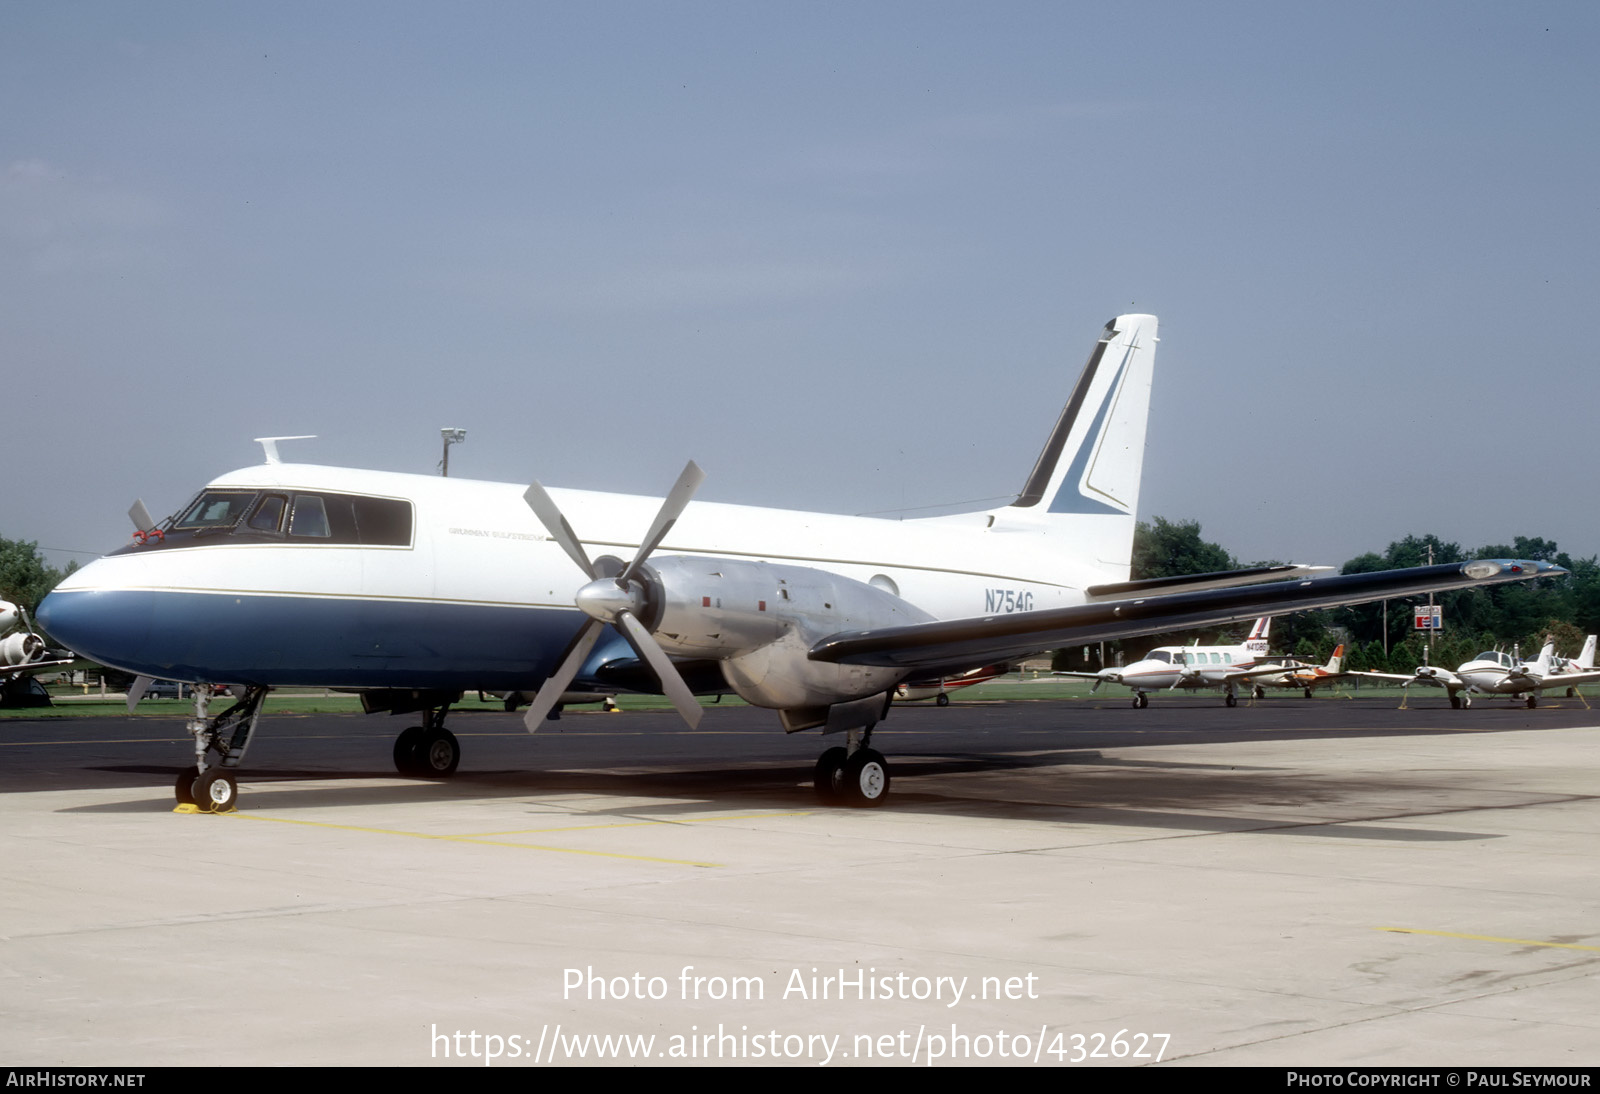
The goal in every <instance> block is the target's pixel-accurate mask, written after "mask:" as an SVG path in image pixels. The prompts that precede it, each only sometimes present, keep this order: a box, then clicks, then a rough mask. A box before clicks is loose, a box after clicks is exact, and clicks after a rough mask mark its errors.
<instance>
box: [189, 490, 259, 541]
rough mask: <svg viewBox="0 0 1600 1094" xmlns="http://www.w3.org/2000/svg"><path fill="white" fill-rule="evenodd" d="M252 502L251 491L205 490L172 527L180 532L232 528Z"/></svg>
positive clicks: (252, 494) (253, 495)
mask: <svg viewBox="0 0 1600 1094" xmlns="http://www.w3.org/2000/svg"><path fill="white" fill-rule="evenodd" d="M254 500H255V493H254V492H253V491H251V492H239V491H233V490H207V491H205V492H204V493H202V494H201V495H200V496H199V497H198V498H196V499H194V504H192V505H190V506H189V508H188V510H187V511H186V512H185V513H184V514H183V516H181V517H179V518H178V519H177V520H176V521H174V522H173V524H172V527H173V528H176V529H179V530H180V531H199V530H201V529H205V528H232V527H233V526H234V525H235V524H238V523H239V517H240V516H241V515H242V514H243V513H244V511H245V510H246V509H248V508H249V507H250V503H251V502H252V501H254Z"/></svg>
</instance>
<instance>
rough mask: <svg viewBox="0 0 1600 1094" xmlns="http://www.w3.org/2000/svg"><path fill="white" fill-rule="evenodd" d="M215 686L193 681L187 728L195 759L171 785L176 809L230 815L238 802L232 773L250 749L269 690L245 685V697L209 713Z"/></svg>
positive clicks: (236, 785) (237, 787)
mask: <svg viewBox="0 0 1600 1094" xmlns="http://www.w3.org/2000/svg"><path fill="white" fill-rule="evenodd" d="M217 690H218V689H217V688H216V687H214V686H213V685H211V684H196V685H194V717H192V718H190V719H189V725H188V730H189V732H190V733H191V734H193V736H194V759H195V762H194V764H193V766H190V767H186V768H184V769H183V770H182V771H180V772H179V773H178V779H177V782H176V783H175V784H174V785H173V793H174V795H175V796H176V797H177V799H178V806H179V808H180V809H181V808H183V807H185V806H189V807H192V808H194V809H196V810H198V811H200V812H202V813H228V812H232V810H233V808H234V806H235V805H237V804H238V801H239V783H238V780H237V779H235V778H234V774H233V772H234V769H235V768H237V767H238V766H239V764H240V763H241V762H243V760H244V754H245V751H246V749H248V748H249V747H250V738H251V735H252V734H253V733H254V732H255V728H256V722H257V721H259V720H260V718H261V702H262V700H263V699H265V698H266V697H267V689H266V688H257V687H251V688H246V689H245V693H244V698H242V699H240V700H239V701H238V702H236V703H234V704H233V706H231V707H229V708H228V709H227V710H225V711H223V712H222V713H221V714H218V715H215V716H213V715H211V714H210V713H209V708H210V705H211V700H212V698H213V697H214V696H215V694H216V692H217Z"/></svg>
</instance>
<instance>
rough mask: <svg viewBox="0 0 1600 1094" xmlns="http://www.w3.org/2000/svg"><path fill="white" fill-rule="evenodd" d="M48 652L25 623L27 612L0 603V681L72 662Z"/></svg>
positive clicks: (26, 622) (42, 641) (41, 641)
mask: <svg viewBox="0 0 1600 1094" xmlns="http://www.w3.org/2000/svg"><path fill="white" fill-rule="evenodd" d="M51 652H52V651H50V650H49V649H48V648H46V646H45V642H44V639H43V638H42V637H40V636H39V635H38V634H37V633H36V632H35V631H34V629H33V625H32V624H31V623H30V622H29V621H28V613H27V610H26V609H24V608H22V607H21V606H20V605H17V604H13V603H11V601H9V600H0V680H5V679H9V678H11V677H13V676H18V675H23V674H26V673H34V672H39V671H40V670H42V669H47V668H53V667H55V666H57V665H70V664H71V663H72V661H73V659H72V658H71V657H59V656H50V654H51ZM57 652H65V651H57Z"/></svg>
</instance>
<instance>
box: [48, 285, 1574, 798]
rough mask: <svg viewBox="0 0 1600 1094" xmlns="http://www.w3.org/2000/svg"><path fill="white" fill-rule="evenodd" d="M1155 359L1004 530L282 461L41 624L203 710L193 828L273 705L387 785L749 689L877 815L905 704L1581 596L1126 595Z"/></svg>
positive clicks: (688, 473) (1510, 575)
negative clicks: (1365, 625)
mask: <svg viewBox="0 0 1600 1094" xmlns="http://www.w3.org/2000/svg"><path fill="white" fill-rule="evenodd" d="M1156 331H1157V327H1156V319H1155V317H1154V316H1150V315H1124V316H1119V317H1118V318H1116V319H1114V320H1112V322H1111V323H1109V324H1107V326H1106V328H1105V330H1104V331H1103V332H1102V333H1101V335H1100V337H1099V338H1098V339H1097V340H1096V342H1095V346H1094V349H1093V352H1092V353H1091V355H1090V358H1089V361H1088V363H1087V365H1086V366H1085V368H1084V371H1083V373H1082V374H1081V375H1080V377H1079V378H1078V381H1077V383H1076V384H1075V385H1074V387H1073V389H1072V392H1071V395H1070V397H1069V399H1068V401H1067V405H1066V407H1065V409H1064V410H1063V411H1062V413H1061V416H1060V418H1059V419H1058V421H1057V423H1056V426H1055V428H1054V429H1053V430H1052V431H1051V433H1050V436H1049V439H1048V441H1047V443H1046V445H1045V448H1044V452H1043V453H1042V455H1041V456H1040V457H1039V460H1038V462H1037V463H1036V465H1035V467H1034V469H1033V472H1032V473H1031V474H1030V475H1029V476H1028V479H1027V481H1026V483H1025V485H1024V487H1023V490H1022V492H1021V494H1020V495H1019V496H1018V497H1017V499H1016V500H1015V501H1014V502H1012V503H1011V504H1010V505H1006V506H1002V507H999V508H995V509H989V510H985V511H982V512H975V513H967V514H962V515H957V516H948V517H934V518H928V519H922V520H906V521H899V520H884V519H880V518H872V517H847V516H830V515H825V514H818V513H800V512H790V511H784V510H776V509H758V508H751V507H745V506H736V505H724V504H716V503H711V502H697V503H695V504H694V505H693V506H692V507H690V506H689V500H690V497H691V495H692V494H693V493H694V491H695V489H696V487H697V486H698V484H699V482H700V479H701V477H702V475H701V472H700V469H699V468H698V467H696V466H695V465H694V464H693V463H690V464H689V466H688V467H687V468H685V470H684V473H683V474H682V476H680V478H679V479H678V482H677V484H676V485H675V486H674V487H673V489H672V491H671V492H670V493H669V494H668V496H667V498H666V500H665V501H664V502H657V501H655V500H653V499H650V498H644V497H634V496H625V495H617V494H601V493H593V492H589V491H577V490H556V489H551V490H546V489H545V488H544V487H542V486H540V485H539V484H538V483H535V484H533V485H532V486H528V487H524V486H521V485H512V484H502V483H492V482H474V481H470V480H466V479H459V478H442V477H429V476H419V475H400V474H389V473H384V472H378V471H360V470H351V469H343V468H332V467H319V466H313V465H306V464H290V463H283V462H280V461H279V459H278V455H277V450H276V441H274V440H272V439H267V440H265V441H264V444H265V446H266V460H267V462H266V463H265V464H263V465H261V466H258V467H252V468H247V469H245V470H242V471H235V472H233V473H231V474H227V475H224V476H222V477H221V478H219V479H216V480H215V481H213V482H212V483H211V484H210V485H208V486H206V487H205V488H204V489H203V490H202V491H201V492H200V494H199V495H198V496H197V497H196V498H195V499H194V501H192V502H191V503H190V504H188V505H187V506H186V507H185V508H183V509H182V510H180V511H179V512H178V514H177V515H176V516H175V517H172V518H170V519H168V520H167V521H166V522H164V523H163V524H162V525H161V526H160V527H159V528H158V527H156V526H155V522H154V521H152V520H151V519H150V517H149V514H148V513H147V512H146V511H145V510H144V506H143V505H142V503H141V504H138V505H136V506H135V507H134V509H133V511H132V516H133V518H134V522H135V524H136V525H138V527H139V532H138V534H137V535H136V537H135V538H136V540H137V542H135V543H134V544H132V545H130V546H128V547H125V548H123V549H122V550H120V551H117V552H114V553H112V554H111V555H108V556H107V557H105V558H103V559H100V560H98V561H96V562H94V563H91V564H90V565H88V566H85V567H84V568H83V569H81V570H79V571H77V572H76V573H75V574H73V575H72V576H71V577H69V578H67V579H66V580H65V581H63V582H62V583H61V584H60V585H59V586H58V587H57V588H56V590H55V592H53V593H51V595H50V596H49V597H48V598H47V599H46V600H45V602H44V604H43V605H42V606H41V608H40V611H39V619H40V623H41V624H42V625H43V626H44V627H45V629H46V630H47V631H49V633H50V634H52V635H54V636H55V637H56V638H57V639H58V640H61V641H65V642H68V643H69V644H71V645H72V646H73V648H74V649H77V650H79V651H80V652H81V653H82V654H83V655H84V656H87V657H91V658H93V659H94V660H96V661H99V662H101V663H103V664H108V665H112V666H115V667H117V668H121V669H123V670H125V671H128V672H132V673H136V674H138V675H141V676H150V677H161V678H165V679H173V680H183V681H189V682H193V683H197V684H201V685H210V686H211V687H201V688H198V689H197V696H196V700H195V712H194V716H193V718H192V719H191V720H190V722H189V729H190V732H191V733H192V734H193V736H194V753H195V763H194V766H192V767H190V768H188V769H187V770H186V771H184V772H183V773H181V774H180V775H179V777H178V781H177V786H176V791H177V795H178V798H179V800H180V803H187V802H189V801H191V800H193V801H195V802H196V803H197V804H198V805H199V807H200V808H202V809H205V808H209V809H215V810H225V809H228V808H231V807H232V806H233V804H234V801H235V798H236V796H237V792H238V790H237V783H236V781H235V775H234V771H235V769H236V768H237V767H238V765H239V763H240V761H241V760H242V759H243V757H244V754H245V750H246V748H247V747H248V744H249V741H250V739H251V737H252V735H253V733H254V729H255V726H256V723H257V721H258V719H259V716H260V710H261V701H262V698H263V697H264V696H265V694H266V692H267V690H268V689H270V688H272V687H276V686H289V685H310V686H328V687H336V688H349V689H355V690H360V691H361V692H362V695H363V700H364V703H365V705H366V707H367V709H368V710H388V711H391V712H396V713H398V712H402V711H422V712H424V716H423V724H422V725H419V726H414V727H412V728H410V729H408V730H406V731H405V732H404V733H402V734H400V737H399V739H398V740H397V741H396V743H395V761H396V766H397V767H399V768H400V770H402V771H403V772H407V773H412V774H419V775H431V776H444V775H448V774H450V773H452V772H453V771H454V770H455V768H456V764H457V763H458V761H459V759H460V747H459V744H458V742H457V741H456V738H455V737H454V735H453V734H451V733H450V732H449V730H447V729H445V727H444V716H445V712H446V711H447V709H448V707H449V705H450V703H452V702H454V701H455V699H456V698H457V697H458V696H459V695H460V694H461V693H462V692H466V691H473V690H483V691H536V692H537V695H536V698H535V700H534V702H533V703H532V705H531V707H530V709H529V711H528V715H527V726H528V728H529V729H530V730H535V729H537V728H539V726H540V725H541V724H542V723H543V720H544V719H545V717H546V715H547V714H549V713H550V712H551V711H552V710H554V709H555V707H556V706H557V704H558V702H559V700H560V698H561V696H562V695H563V693H565V692H567V691H568V690H569V689H572V688H577V687H584V688H590V689H594V690H603V691H615V690H617V689H618V688H619V687H622V686H628V687H634V688H638V689H642V690H655V689H656V688H659V689H660V690H661V691H662V692H664V693H665V694H666V695H667V696H668V697H669V698H670V699H671V700H672V703H673V705H674V706H675V707H676V708H677V709H678V711H679V712H680V713H681V714H682V716H683V717H684V718H685V719H686V720H687V721H689V722H690V723H691V724H695V723H697V722H698V720H699V718H700V716H701V713H702V710H701V707H700V705H699V703H698V702H697V701H696V700H695V698H694V694H693V693H694V692H696V691H704V690H728V689H731V690H732V691H734V692H736V693H738V694H739V695H740V696H741V697H742V698H744V699H745V700H747V701H748V702H750V703H752V704H754V705H757V706H762V707H768V708H771V709H774V710H776V711H777V712H778V718H779V720H780V722H781V724H782V726H783V728H784V729H785V730H788V731H790V732H794V731H797V730H804V729H813V728H818V729H821V730H822V731H823V733H824V734H828V733H834V732H843V733H845V734H846V737H845V740H846V741H847V744H846V745H845V746H844V747H835V748H829V749H827V750H826V751H825V752H824V753H823V754H822V757H821V759H820V760H819V761H818V764H817V777H816V782H817V788H818V791H819V792H820V793H821V794H822V795H823V796H824V798H826V799H830V800H841V799H842V800H845V801H848V802H851V803H853V804H863V805H875V804H878V803H881V802H882V801H883V800H884V796H885V795H886V793H887V791H888V788H889V767H888V763H887V761H886V760H885V759H884V757H883V756H882V755H881V754H880V753H879V752H877V751H876V750H875V749H873V748H872V747H870V742H871V733H872V729H873V727H874V726H875V725H876V724H877V723H878V721H880V720H881V719H882V718H883V717H884V715H885V714H886V713H887V711H888V706H889V702H890V698H891V696H892V693H893V691H894V688H895V686H896V685H897V684H899V683H901V682H902V681H905V680H907V679H911V678H924V679H925V678H929V677H934V676H941V675H955V674H957V673H961V672H965V671H968V670H970V669H972V668H975V667H978V666H981V665H987V664H993V663H995V662H998V661H1006V660H1016V659H1020V658H1022V657H1025V656H1028V655H1031V654H1034V653H1037V652H1038V651H1041V650H1047V649H1051V648H1054V647H1056V646H1062V645H1068V644H1078V643H1083V642H1090V641H1098V640H1101V639H1115V638H1123V637H1131V636H1133V635H1137V634H1140V633H1146V634H1148V633H1150V632H1152V631H1158V630H1172V629H1177V628H1188V627H1198V626H1211V625H1218V624H1225V623H1229V622H1235V621H1239V620H1243V619H1249V618H1252V617H1253V616H1256V615H1260V614H1262V613H1263V612H1274V611H1278V612H1281V611H1292V610H1296V609H1300V608H1317V607H1326V606H1330V605H1335V604H1345V603H1352V602H1357V601H1363V600H1371V599H1376V598H1379V597H1395V596H1403V595H1409V594H1412V593H1421V592H1427V591H1429V590H1432V589H1447V588H1457V587H1461V586H1465V585H1472V584H1477V583H1479V582H1484V581H1506V580H1516V579H1521V578H1525V577H1531V576H1535V575H1536V574H1540V573H1556V572H1564V571H1559V570H1558V568H1556V567H1551V566H1548V565H1544V566H1538V565H1536V564H1533V563H1523V562H1511V561H1483V560H1480V561H1476V562H1472V563H1466V564H1452V565H1446V566H1435V567H1426V568H1418V569H1414V570H1396V571H1388V572H1384V573H1375V574H1360V575H1350V576H1345V577H1332V578H1326V579H1320V580H1316V581H1290V582H1278V583H1274V584H1254V585H1240V584H1239V583H1240V582H1249V581H1254V582H1260V581H1261V580H1262V579H1264V578H1268V577H1274V576H1280V577H1281V576H1285V575H1291V574H1294V573H1298V572H1299V571H1297V570H1295V569H1293V568H1269V569H1266V570H1254V571H1246V572H1244V573H1242V574H1226V575H1204V576H1202V577H1200V578H1186V579H1180V580H1179V581H1175V582H1167V581H1144V582H1129V581H1128V580H1127V578H1128V560H1129V556H1130V552H1131V547H1132V542H1133V532H1134V519H1135V517H1134V513H1135V507H1136V505H1137V501H1138V493H1139V482H1140V476H1141V473H1142V466H1143V461H1144V448H1145V423H1146V418H1147V413H1148V408H1149V399H1150V382H1151V372H1152V364H1153V360H1154V356H1155V348H1156V342H1157V338H1156ZM652 514H653V516H652ZM596 556H598V557H596ZM224 685H233V686H234V689H235V693H236V694H237V695H239V698H238V699H237V701H236V702H235V703H234V704H233V705H232V706H231V707H229V708H228V709H227V710H225V711H223V712H222V713H220V714H215V715H213V714H211V713H210V710H209V707H208V703H209V701H210V697H209V695H208V692H209V691H210V690H212V687H221V686H224Z"/></svg>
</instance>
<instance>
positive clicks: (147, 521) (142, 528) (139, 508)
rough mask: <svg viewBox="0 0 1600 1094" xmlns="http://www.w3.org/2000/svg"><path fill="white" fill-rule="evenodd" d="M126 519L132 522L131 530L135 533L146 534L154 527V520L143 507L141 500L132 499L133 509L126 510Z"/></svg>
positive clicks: (142, 500)
mask: <svg viewBox="0 0 1600 1094" xmlns="http://www.w3.org/2000/svg"><path fill="white" fill-rule="evenodd" d="M128 519H129V520H131V521H133V530H134V531H136V532H148V531H149V530H150V529H152V528H154V527H155V526H156V518H155V517H152V516H151V515H150V510H148V509H146V508H145V507H144V499H143V498H136V499H134V503H133V507H132V508H131V509H129V510H128Z"/></svg>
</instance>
